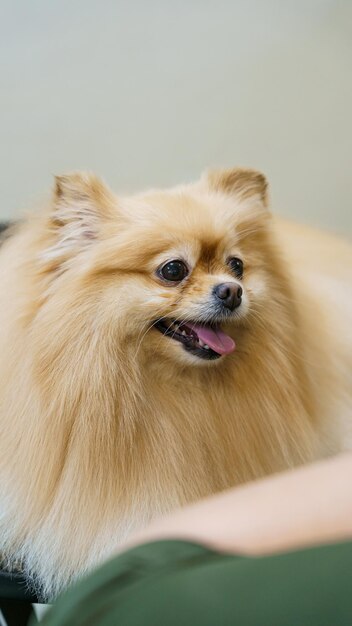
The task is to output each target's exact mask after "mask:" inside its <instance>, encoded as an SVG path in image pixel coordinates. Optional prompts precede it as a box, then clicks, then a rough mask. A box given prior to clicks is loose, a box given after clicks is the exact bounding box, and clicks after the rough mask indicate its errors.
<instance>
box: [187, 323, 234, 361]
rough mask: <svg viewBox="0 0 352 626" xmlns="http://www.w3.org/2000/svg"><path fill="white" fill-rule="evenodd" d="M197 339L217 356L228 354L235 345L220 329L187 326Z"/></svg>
mask: <svg viewBox="0 0 352 626" xmlns="http://www.w3.org/2000/svg"><path fill="white" fill-rule="evenodd" d="M187 325H188V326H189V327H190V328H192V330H194V332H195V333H197V335H198V337H199V339H201V340H202V341H204V343H206V344H207V345H208V346H209V348H211V349H212V350H214V352H217V353H218V354H230V353H231V352H233V351H234V349H235V348H236V344H235V342H234V340H233V339H231V337H229V336H228V335H226V334H225V333H224V331H222V330H221V328H210V326H205V327H204V326H198V325H197V324H187Z"/></svg>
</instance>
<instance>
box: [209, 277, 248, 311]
mask: <svg viewBox="0 0 352 626" xmlns="http://www.w3.org/2000/svg"><path fill="white" fill-rule="evenodd" d="M214 294H215V296H216V297H217V298H219V300H221V302H222V304H223V305H224V306H226V308H227V309H230V311H233V310H234V309H236V307H238V306H240V304H241V302H242V287H240V286H239V285H236V283H221V284H220V285H216V287H214Z"/></svg>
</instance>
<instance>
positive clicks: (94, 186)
mask: <svg viewBox="0 0 352 626" xmlns="http://www.w3.org/2000/svg"><path fill="white" fill-rule="evenodd" d="M266 189H267V184H266V180H265V178H264V176H263V175H262V174H260V173H258V172H256V171H253V170H246V169H233V170H227V171H215V172H214V171H213V172H209V173H206V174H205V175H204V176H203V177H202V178H201V180H200V181H198V182H196V183H194V184H190V185H184V186H180V187H176V188H173V189H170V190H166V191H159V190H156V191H154V190H152V191H149V192H147V193H142V194H138V195H135V196H133V197H128V198H118V197H115V196H114V195H113V194H112V193H111V192H110V191H109V190H108V189H107V188H106V186H105V185H104V184H103V183H102V182H101V181H100V180H99V179H97V178H96V177H95V176H92V175H87V174H73V175H68V176H62V177H58V178H57V179H56V190H55V197H54V201H53V207H52V209H51V213H50V216H49V225H50V245H49V246H46V249H45V250H44V252H42V254H41V262H42V263H43V266H44V267H45V271H46V274H47V275H50V276H51V279H50V280H51V286H50V289H49V292H48V293H49V294H50V293H51V294H52V297H53V296H55V293H58V292H60V290H63V289H66V290H67V288H68V287H67V286H68V284H69V283H71V285H73V284H74V285H75V287H74V289H73V292H72V297H73V299H75V300H77V301H78V300H79V301H80V306H81V307H82V306H83V303H84V302H86V305H87V306H86V307H85V308H84V310H86V311H89V315H90V319H91V316H92V315H93V317H94V318H95V320H96V325H97V326H98V325H99V326H100V327H105V331H106V333H107V334H108V335H109V337H110V338H111V337H114V334H116V338H117V341H118V342H120V344H123V345H124V346H126V347H128V348H129V349H130V350H132V351H134V352H135V353H136V354H137V353H143V354H147V355H150V354H154V355H158V358H162V357H166V358H167V359H170V358H172V359H174V360H175V361H177V362H180V363H181V364H183V365H185V364H187V363H188V364H192V365H197V364H201V363H209V362H211V361H215V360H219V359H223V358H224V357H225V356H226V355H228V354H230V353H232V352H233V351H234V350H235V347H236V345H235V342H236V337H237V335H238V333H240V331H241V327H245V326H246V325H247V326H248V323H249V319H250V315H251V313H253V311H256V310H259V309H261V308H263V307H264V308H265V307H267V306H269V305H270V283H271V276H270V247H269V246H268V228H267V225H268V218H269V212H268V210H267V195H266ZM72 281H73V282H72ZM49 297H50V296H49ZM92 312H93V313H92ZM62 315H63V316H64V315H65V311H64V310H63V311H62ZM90 323H92V322H90ZM104 325H105V326H104Z"/></svg>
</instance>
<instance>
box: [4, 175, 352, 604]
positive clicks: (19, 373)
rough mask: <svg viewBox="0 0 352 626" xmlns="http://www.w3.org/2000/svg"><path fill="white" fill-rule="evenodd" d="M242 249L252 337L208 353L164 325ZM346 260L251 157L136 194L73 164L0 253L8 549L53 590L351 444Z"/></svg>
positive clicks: (238, 322)
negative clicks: (279, 199)
mask: <svg viewBox="0 0 352 626" xmlns="http://www.w3.org/2000/svg"><path fill="white" fill-rule="evenodd" d="M229 256H238V257H241V258H242V259H243V261H244V268H245V269H244V276H243V279H242V281H241V284H242V288H243V302H242V305H241V307H240V309H239V311H237V310H236V314H234V315H233V316H232V317H231V318H229V319H228V321H227V322H225V323H224V324H223V325H222V327H223V329H224V330H226V333H227V334H228V335H230V336H231V337H233V339H234V340H235V342H236V345H237V349H236V350H235V352H233V353H232V354H229V355H227V356H223V357H221V358H220V359H218V360H217V361H206V362H205V361H201V360H200V359H197V357H195V356H193V355H191V354H189V353H187V352H186V351H185V350H184V349H183V347H182V345H181V344H180V343H177V342H176V341H173V340H172V339H171V338H169V337H166V336H163V335H162V334H160V333H159V332H158V331H157V330H156V329H155V328H154V327H153V323H154V322H155V321H156V320H158V319H161V318H174V319H178V320H190V319H192V320H197V316H198V314H199V312H200V311H203V312H204V310H205V309H206V307H207V305H208V302H209V299H210V294H211V292H212V289H213V287H214V286H215V285H216V284H218V283H221V282H226V281H227V282H228V281H236V280H237V279H236V278H235V277H234V276H233V274H232V273H231V270H230V268H229V267H228V265H227V264H226V259H227V258H228V257H229ZM175 258H182V259H184V260H185V261H186V262H187V264H188V266H189V267H190V268H191V271H190V274H189V276H188V277H187V279H186V280H184V281H182V283H181V284H178V285H173V286H170V285H167V284H165V283H164V282H163V281H161V280H160V278H159V277H158V275H157V273H156V271H157V268H158V267H160V265H161V264H162V263H163V262H165V261H167V260H170V259H175ZM351 268H352V253H351V249H350V248H349V246H348V245H347V244H345V243H343V242H340V241H338V240H335V239H334V238H332V237H329V236H327V235H320V234H315V233H314V232H310V231H308V230H303V231H301V230H300V229H299V227H295V226H294V225H290V224H286V223H283V222H280V221H278V220H274V219H273V218H271V216H270V214H269V211H268V209H267V195H266V181H265V178H264V177H263V176H262V175H261V174H259V173H257V172H254V171H251V170H241V169H234V170H229V171H221V172H211V173H209V174H207V175H204V176H203V177H202V179H201V180H200V181H198V182H197V183H194V184H191V185H185V186H180V187H176V188H174V189H171V190H167V191H158V190H156V191H150V192H147V193H144V194H138V195H136V196H134V197H130V198H116V197H115V196H114V195H113V194H112V193H111V192H110V191H109V190H108V189H107V188H106V186H105V185H104V184H103V183H102V182H101V181H100V180H98V179H97V178H96V177H95V176H93V175H88V174H73V175H69V176H62V177H58V178H57V180H56V188H55V192H54V194H53V199H52V202H51V204H50V206H49V207H48V208H46V209H45V210H43V211H41V212H38V213H37V214H35V215H33V216H30V217H29V218H28V219H25V220H23V221H22V222H21V223H20V224H18V225H17V226H15V227H14V229H13V232H12V234H11V236H10V237H8V238H7V239H6V241H5V242H4V243H3V245H2V247H1V249H0V298H1V305H0V465H1V470H0V505H1V521H0V551H1V552H2V554H3V555H5V557H6V558H7V559H8V560H9V562H11V561H12V560H14V559H20V560H21V561H22V562H23V564H24V567H25V570H26V572H27V574H28V575H29V576H34V577H35V579H36V584H37V585H38V586H39V588H40V590H41V591H42V593H43V594H44V595H45V597H53V596H54V595H55V594H56V593H57V592H58V591H60V590H61V589H62V588H63V587H65V586H66V585H67V584H69V583H70V582H71V581H72V580H73V579H74V578H75V577H77V576H79V575H81V574H82V573H84V572H85V571H87V570H88V569H90V568H91V567H93V566H94V565H95V564H96V563H98V562H99V561H101V560H102V559H104V558H106V557H107V556H108V555H110V554H111V553H112V552H113V551H114V549H116V547H117V546H118V545H119V544H120V543H121V542H122V541H123V540H124V539H125V538H126V537H127V536H128V535H129V533H131V531H133V530H135V529H137V528H140V527H142V526H144V525H145V524H147V523H148V522H149V521H150V520H151V519H152V518H153V517H155V516H156V515H159V514H162V513H164V512H166V511H169V510H170V509H172V508H174V507H177V506H179V505H182V504H184V503H186V502H189V501H192V500H195V499H197V498H200V497H202V496H206V495H207V494H211V493H213V492H215V491H218V490H221V489H225V488H227V487H230V486H232V485H236V484H239V483H242V482H244V481H248V480H250V479H253V478H257V477H260V476H263V475H265V474H268V473H270V472H275V471H279V470H281V469H283V468H287V467H292V466H295V465H296V464H299V463H303V462H307V461H310V460H312V459H314V458H316V457H319V456H322V455H327V454H330V453H333V452H335V451H337V450H340V449H342V448H343V447H344V446H345V447H347V446H348V445H349V444H350V443H351V439H352V437H351V432H350V430H349V429H350V428H351V424H350V422H348V420H347V421H346V420H345V419H342V418H345V417H346V416H347V415H348V414H351V405H352V398H351V396H352V393H351V385H350V380H349V378H350V377H351V374H350V373H351V371H352V367H351V366H352V361H351V354H352V350H351V347H352V346H351V344H352V340H351V331H350V316H351V303H352V296H351V284H352V280H351V278H352V277H351Z"/></svg>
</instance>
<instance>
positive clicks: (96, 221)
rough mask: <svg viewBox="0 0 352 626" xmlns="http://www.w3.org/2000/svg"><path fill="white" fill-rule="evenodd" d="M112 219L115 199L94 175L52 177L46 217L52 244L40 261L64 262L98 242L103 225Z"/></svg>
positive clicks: (78, 174)
mask: <svg viewBox="0 0 352 626" xmlns="http://www.w3.org/2000/svg"><path fill="white" fill-rule="evenodd" d="M116 216H117V210H116V198H115V197H114V195H113V193H112V192H111V191H110V189H109V188H108V187H107V186H106V185H105V184H104V183H103V182H102V181H101V180H100V179H99V178H98V177H97V176H95V175H94V174H86V173H74V174H67V175H64V176H56V177H55V188H54V194H53V200H52V206H51V210H50V215H49V223H50V231H51V233H52V234H53V236H54V243H53V245H52V246H51V247H50V248H49V249H48V250H46V251H45V253H44V258H46V259H47V260H50V259H51V260H54V259H57V260H60V259H62V260H64V259H67V258H68V257H69V256H72V255H74V254H76V253H77V252H79V251H80V250H82V249H84V248H86V247H87V246H89V245H91V244H92V243H93V242H94V240H96V239H98V238H99V234H100V232H101V231H102V228H103V226H104V224H105V223H106V222H107V221H109V220H111V219H114V218H115V219H116Z"/></svg>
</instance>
